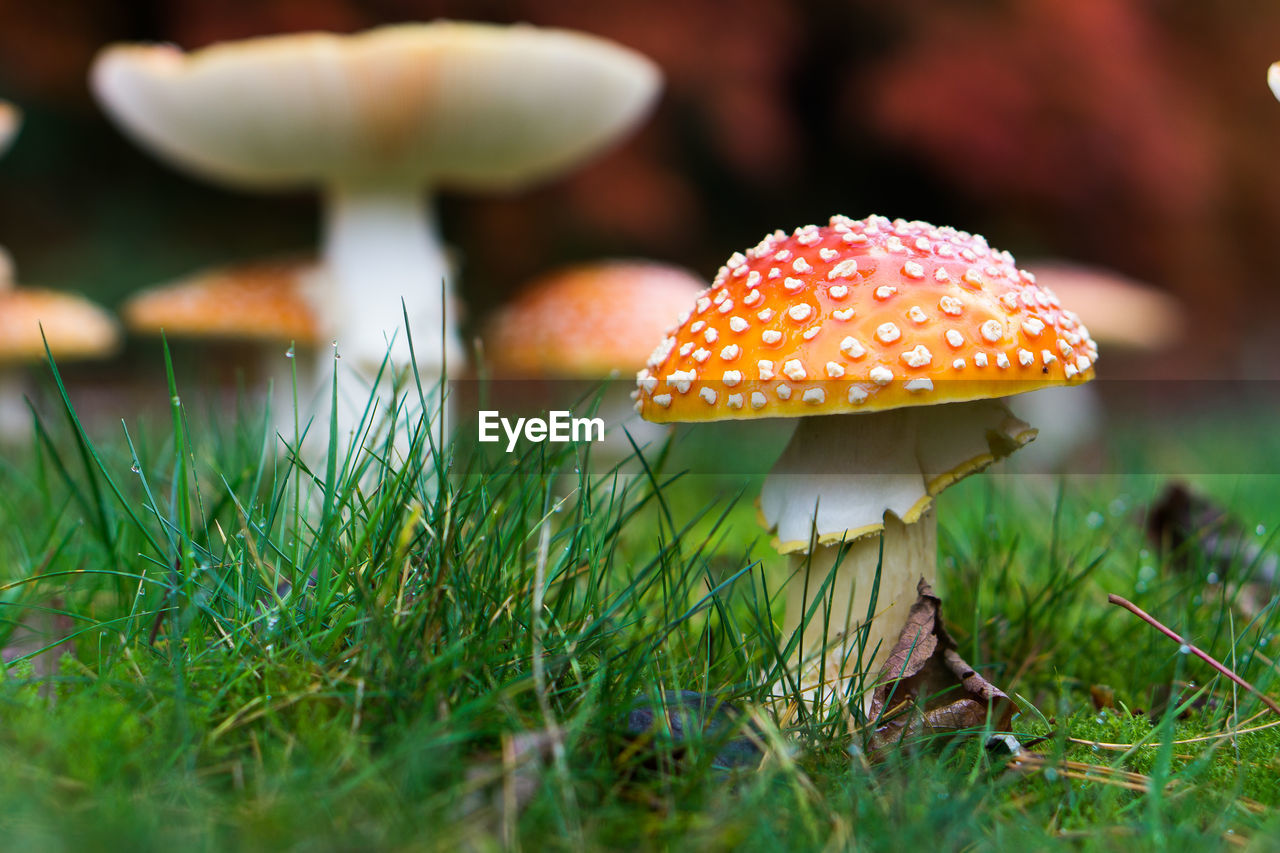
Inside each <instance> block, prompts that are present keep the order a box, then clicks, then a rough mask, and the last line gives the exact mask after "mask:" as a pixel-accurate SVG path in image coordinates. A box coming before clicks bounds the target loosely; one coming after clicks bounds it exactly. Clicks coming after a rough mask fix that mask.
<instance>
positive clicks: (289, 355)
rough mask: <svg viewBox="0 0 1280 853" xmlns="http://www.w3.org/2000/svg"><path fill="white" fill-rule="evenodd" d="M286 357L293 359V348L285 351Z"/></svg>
mask: <svg viewBox="0 0 1280 853" xmlns="http://www.w3.org/2000/svg"><path fill="white" fill-rule="evenodd" d="M284 357H285V358H293V347H289V348H288V349H287V350H285V351H284Z"/></svg>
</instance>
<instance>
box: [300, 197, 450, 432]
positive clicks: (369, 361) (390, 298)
mask: <svg viewBox="0 0 1280 853" xmlns="http://www.w3.org/2000/svg"><path fill="white" fill-rule="evenodd" d="M323 255H324V259H325V262H326V265H327V267H328V269H329V273H330V279H331V284H330V287H331V291H330V293H328V294H327V295H325V296H324V297H322V298H321V300H320V303H321V304H320V305H319V306H318V307H319V309H320V311H321V312H322V314H321V316H323V317H325V318H326V324H327V326H328V327H329V328H330V329H331V330H332V333H333V337H334V339H335V340H336V341H337V346H338V353H339V355H340V356H341V361H340V362H339V363H338V368H339V369H338V401H339V407H338V429H339V434H340V435H341V436H342V437H343V439H344V440H345V439H347V438H349V437H350V436H351V434H352V432H353V431H354V430H355V428H356V425H357V423H358V421H359V418H360V416H361V414H362V413H363V412H364V410H365V407H366V404H367V403H368V401H369V398H370V394H372V393H374V392H375V391H376V393H377V394H378V398H379V401H378V406H377V407H376V409H375V411H377V412H378V413H380V414H385V413H386V412H387V411H389V409H390V406H391V404H392V401H393V397H392V393H391V392H392V388H393V386H394V385H395V384H396V383H397V382H400V383H401V385H402V388H409V387H411V385H412V383H411V382H410V381H409V380H411V378H412V373H411V371H410V370H409V368H410V366H411V358H410V334H409V333H410V332H411V333H412V353H413V356H414V358H416V363H417V369H418V375H419V378H420V379H421V382H422V386H423V390H424V391H426V392H427V393H428V394H430V393H431V392H433V391H434V390H435V387H436V385H437V383H439V382H440V381H441V380H442V379H444V378H445V370H446V365H447V364H453V365H458V364H459V362H460V361H461V358H462V351H461V347H460V346H459V345H458V341H457V333H456V331H455V322H454V313H455V312H454V309H453V305H452V296H451V294H450V287H449V278H450V275H449V269H448V262H447V260H446V257H445V253H444V250H443V247H442V246H441V242H440V237H439V234H438V232H437V229H436V225H435V221H434V217H433V216H432V215H431V212H430V208H429V205H428V203H427V201H426V199H425V195H424V193H423V192H422V191H421V188H420V187H417V186H414V185H406V186H405V187H378V186H375V187H356V186H345V187H335V188H332V189H331V190H330V191H329V193H328V195H327V197H326V222H325V235H324V247H323ZM406 316H407V317H408V321H409V329H408V331H406V329H405V318H406ZM384 360H386V361H387V368H386V370H385V371H384V373H383V376H382V380H381V382H380V383H378V387H377V388H376V389H375V388H374V380H375V377H377V375H378V371H379V370H380V369H381V368H382V365H383V362H384ZM332 369H333V366H332V362H331V361H330V360H329V359H327V358H320V359H318V376H319V381H318V382H317V383H316V385H317V387H318V388H319V389H320V397H321V406H320V408H319V411H320V416H321V417H327V412H328V400H329V398H330V387H331V386H330V381H331V373H330V371H331V370H332ZM401 401H402V402H403V403H404V404H405V405H406V406H407V410H408V416H409V417H410V418H411V419H415V420H416V418H417V416H418V413H419V411H420V407H419V406H418V398H417V391H416V388H412V389H411V390H408V391H405V392H404V394H402V397H401ZM444 434H445V432H444V430H443V428H442V426H441V425H439V424H437V425H436V439H437V440H439V439H440V438H441V437H442V436H443V435H444Z"/></svg>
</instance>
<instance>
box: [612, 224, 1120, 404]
mask: <svg viewBox="0 0 1280 853" xmlns="http://www.w3.org/2000/svg"><path fill="white" fill-rule="evenodd" d="M1097 357H1098V348H1097V344H1095V343H1094V341H1093V339H1092V338H1091V337H1090V336H1089V331H1088V329H1087V328H1085V326H1084V325H1083V324H1082V323H1081V322H1080V318H1079V317H1077V316H1076V315H1075V314H1074V313H1072V312H1071V311H1068V310H1066V309H1065V308H1064V307H1063V305H1062V302H1061V301H1060V300H1059V299H1058V297H1057V296H1055V295H1054V294H1053V293H1052V292H1051V291H1049V290H1047V289H1045V288H1042V287H1038V286H1037V285H1036V279H1035V276H1034V275H1032V274H1030V273H1028V272H1025V271H1020V270H1019V269H1018V268H1017V266H1016V265H1015V264H1014V260H1013V257H1012V256H1011V255H1010V254H1009V253H1008V252H997V251H995V250H993V249H991V248H990V247H989V246H988V245H987V242H986V240H984V239H983V238H982V237H980V236H977V235H974V234H969V233H967V232H964V231H956V230H955V229H953V228H936V227H934V226H932V225H930V224H928V223H927V222H906V221H903V220H900V219H899V220H895V221H892V222H891V221H889V220H888V219H885V218H884V217H881V216H872V217H868V218H867V219H863V220H858V221H854V220H851V219H849V218H847V217H843V216H836V217H832V219H831V221H830V223H829V224H828V225H826V226H823V227H821V228H820V227H818V226H816V225H809V226H806V227H804V228H799V229H797V230H796V231H795V233H793V234H791V235H787V234H784V233H782V232H780V231H779V232H775V233H774V234H771V235H770V236H768V237H766V238H765V239H764V240H763V241H761V243H760V244H759V245H757V246H755V247H754V248H752V249H750V250H748V251H747V252H746V253H745V254H735V255H734V256H733V257H731V258H730V259H729V262H728V263H727V264H726V265H725V266H724V267H722V268H721V270H720V272H719V274H718V275H717V276H716V279H715V282H714V283H713V285H712V287H711V289H710V290H708V291H707V292H706V293H705V294H703V295H702V296H699V297H698V298H697V299H696V300H694V301H693V305H692V306H691V307H690V308H689V309H688V310H687V311H686V312H685V314H683V315H682V316H681V317H680V318H679V320H678V321H677V323H676V325H675V327H673V328H672V329H671V330H670V331H669V332H668V334H667V337H666V338H665V339H663V341H662V342H661V343H660V344H659V345H658V348H657V349H656V350H654V352H653V353H652V354H651V355H650V357H649V361H648V365H647V367H645V369H644V370H642V371H640V373H639V374H638V375H637V384H638V386H639V389H638V393H637V395H636V396H637V408H638V409H639V411H640V412H641V414H642V415H643V416H644V417H645V418H646V419H648V420H652V421H658V422H670V421H712V420H722V419H726V418H758V417H801V416H807V415H819V414H841V413H850V412H873V411H883V410H887V409H895V408H898V407H900V406H920V405H931V404H936V403H956V402H962V401H967V400H981V399H988V398H993V397H1005V396H1008V395H1010V394H1017V393H1021V392H1024V391H1030V390H1033V389H1035V388H1042V387H1046V386H1051V385H1062V384H1077V383H1080V382H1085V381H1087V380H1089V379H1092V378H1093V375H1094V372H1093V364H1094V361H1096V359H1097Z"/></svg>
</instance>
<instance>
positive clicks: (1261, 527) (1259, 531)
mask: <svg viewBox="0 0 1280 853" xmlns="http://www.w3.org/2000/svg"><path fill="white" fill-rule="evenodd" d="M1253 532H1254V533H1256V534H1258V535H1259V536H1266V535H1267V526H1266V525H1265V524H1259V525H1258V526H1257V527H1255V528H1253Z"/></svg>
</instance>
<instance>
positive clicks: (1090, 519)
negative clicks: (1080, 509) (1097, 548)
mask: <svg viewBox="0 0 1280 853" xmlns="http://www.w3.org/2000/svg"><path fill="white" fill-rule="evenodd" d="M1104 521H1106V518H1105V517H1104V516H1103V515H1102V513H1100V512H1098V511H1097V510H1094V511H1093V512H1091V513H1089V514H1088V515H1086V516H1085V517H1084V523H1085V524H1087V525H1089V528H1090V529H1091V530H1097V529H1098V528H1099V527H1101V526H1102V523H1103V522H1104Z"/></svg>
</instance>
